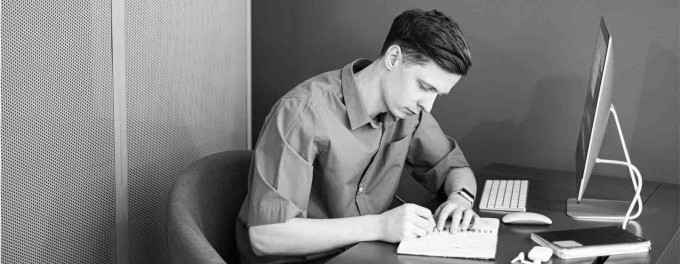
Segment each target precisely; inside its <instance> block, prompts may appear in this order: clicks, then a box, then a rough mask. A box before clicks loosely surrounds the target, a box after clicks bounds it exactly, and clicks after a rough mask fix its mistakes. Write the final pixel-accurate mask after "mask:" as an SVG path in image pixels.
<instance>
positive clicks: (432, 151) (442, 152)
mask: <svg viewBox="0 0 680 264" xmlns="http://www.w3.org/2000/svg"><path fill="white" fill-rule="evenodd" d="M405 166H407V167H408V169H410V171H411V173H412V176H413V178H414V179H415V180H416V181H418V182H419V183H420V184H422V185H423V186H425V188H427V189H428V190H429V191H430V192H431V193H433V194H437V192H438V191H439V190H440V188H441V186H442V185H443V184H444V180H445V179H446V176H447V175H448V174H449V173H450V172H451V170H453V169H455V168H462V167H469V165H468V162H467V160H466V159H465V155H463V151H462V150H461V149H460V147H459V146H458V144H457V143H456V141H455V140H454V139H453V138H451V137H448V136H446V135H445V134H444V132H443V131H442V129H441V128H440V127H439V124H438V123H437V121H435V120H434V118H433V117H432V115H431V114H430V113H426V112H422V115H421V116H420V122H419V124H418V126H417V127H416V129H415V131H414V132H413V137H412V139H411V144H410V146H409V150H408V153H407V154H406V163H405Z"/></svg>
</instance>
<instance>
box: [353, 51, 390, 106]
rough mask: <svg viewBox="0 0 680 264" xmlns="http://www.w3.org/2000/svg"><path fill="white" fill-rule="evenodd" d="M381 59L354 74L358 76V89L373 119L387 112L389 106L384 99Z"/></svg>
mask: <svg viewBox="0 0 680 264" xmlns="http://www.w3.org/2000/svg"><path fill="white" fill-rule="evenodd" d="M379 63H380V60H376V61H373V62H372V63H371V64H369V65H368V66H366V68H364V69H362V70H361V71H359V72H357V73H355V74H354V76H355V77H356V80H355V81H356V85H357V90H358V92H359V97H360V98H361V101H362V103H363V104H364V107H365V108H366V112H367V113H368V116H370V117H371V119H375V118H376V117H377V116H378V115H379V114H381V113H384V112H387V107H385V103H384V101H383V99H382V90H381V89H380V79H381V76H382V72H381V70H382V69H381V68H380V65H379Z"/></svg>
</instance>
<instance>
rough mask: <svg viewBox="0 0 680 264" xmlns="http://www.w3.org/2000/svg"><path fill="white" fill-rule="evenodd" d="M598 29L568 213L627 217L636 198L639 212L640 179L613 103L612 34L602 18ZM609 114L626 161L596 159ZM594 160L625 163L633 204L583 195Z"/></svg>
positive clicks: (594, 217) (602, 217) (586, 217)
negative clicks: (628, 172) (614, 121)
mask: <svg viewBox="0 0 680 264" xmlns="http://www.w3.org/2000/svg"><path fill="white" fill-rule="evenodd" d="M598 31H599V33H598V35H597V43H596V46H595V55H594V60H593V66H592V71H591V74H590V82H589V83H588V86H587V91H586V100H585V106H584V108H583V116H582V118H581V127H580V129H579V135H578V141H577V143H576V179H577V181H576V184H577V186H576V187H577V189H578V196H577V198H575V199H574V198H572V199H569V200H568V202H567V214H568V215H569V216H572V217H574V218H581V219H609V220H618V219H627V216H628V215H630V212H631V210H632V208H633V203H634V202H635V200H638V201H639V210H638V213H637V214H636V215H635V217H637V216H638V215H639V213H640V212H641V209H642V202H641V199H639V189H640V187H641V186H642V179H641V176H640V175H639V171H638V170H637V168H635V166H633V165H632V164H631V162H630V157H629V155H628V150H627V149H626V146H625V141H624V140H623V136H622V133H621V126H620V124H619V122H618V117H617V115H616V110H615V109H614V105H613V104H612V88H613V77H614V53H613V49H612V37H611V34H610V33H609V30H608V29H607V25H606V24H605V22H604V18H601V19H600V27H599V30H598ZM610 113H611V114H613V115H614V117H615V119H616V123H617V127H618V128H619V136H620V139H621V143H622V146H623V149H624V153H625V156H626V160H627V161H626V162H621V161H610V160H602V159H598V155H599V153H600V147H601V146H602V141H603V139H604V135H605V131H606V129H607V124H608V122H609V115H610ZM596 163H610V164H618V165H624V166H628V168H629V171H630V173H631V178H632V180H633V187H634V188H635V190H636V196H635V197H634V198H633V199H634V201H633V203H631V202H630V201H612V200H600V199H585V198H583V195H584V194H585V191H586V187H587V186H588V182H589V180H590V177H591V174H592V172H593V168H594V167H595V164H596ZM635 173H637V175H636V174H635Z"/></svg>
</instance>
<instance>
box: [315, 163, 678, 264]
mask: <svg viewBox="0 0 680 264" xmlns="http://www.w3.org/2000/svg"><path fill="white" fill-rule="evenodd" d="M476 176H477V185H478V190H477V193H478V194H481V193H482V188H483V187H484V181H485V180H486V179H528V180H529V193H528V200H527V211H530V212H537V213H541V214H544V215H546V216H548V217H549V218H550V219H552V220H553V224H552V225H550V226H512V225H505V224H502V223H501V226H500V230H499V239H498V250H497V252H496V261H495V263H510V260H511V259H513V258H515V257H516V256H517V254H519V252H524V253H525V254H526V253H528V252H529V250H530V249H531V248H532V247H534V246H536V245H537V244H536V243H534V242H532V241H531V239H530V238H529V237H530V235H531V233H534V232H542V231H550V230H562V229H575V228H588V227H599V226H608V225H620V224H621V223H620V222H604V221H582V220H575V219H572V218H570V217H569V216H567V215H566V200H567V199H568V198H571V197H575V196H576V195H577V186H576V179H575V176H574V174H573V172H560V171H552V170H542V169H534V168H527V167H520V166H511V165H502V164H492V165H490V166H488V167H486V168H485V169H484V170H482V171H479V172H476ZM678 192H679V189H678V186H677V185H671V184H661V183H655V182H644V183H643V185H642V192H641V196H642V200H643V203H644V208H643V212H642V215H641V216H640V217H639V218H638V219H636V220H633V221H631V222H630V223H629V224H628V227H627V230H629V231H631V232H632V233H634V234H637V235H639V236H641V237H644V238H647V239H650V240H651V241H652V250H651V251H650V252H648V253H641V254H628V255H618V256H611V257H610V258H609V259H608V260H607V262H606V263H608V264H609V263H657V261H659V260H661V261H663V263H678V261H677V255H678V254H677V250H678V249H677V248H673V247H668V246H669V245H671V244H674V243H673V241H674V240H677V237H675V236H674V235H676V233H677V230H678V227H679V222H678V210H679V209H678V206H679V205H678ZM633 195H634V192H633V187H632V183H631V181H630V180H629V179H628V178H615V177H605V176H593V177H591V179H590V183H589V185H588V188H587V191H586V194H585V196H584V197H588V198H603V199H618V200H631V199H632V197H633ZM478 203H479V202H477V204H475V208H479V207H478V206H479V205H478ZM436 204H437V202H432V203H429V204H428V205H426V206H428V207H433V206H436ZM479 215H480V216H482V217H496V218H501V217H502V216H503V214H499V213H488V212H480V213H479ZM675 245H677V243H675ZM396 251H397V244H391V243H385V242H378V241H374V242H362V243H359V244H357V245H355V246H353V247H351V248H350V249H348V250H347V251H345V252H343V253H342V254H340V255H338V256H337V257H335V258H333V259H331V260H330V261H329V262H328V263H331V264H336V263H401V264H405V263H494V261H480V260H465V259H447V258H432V257H418V256H406V255H397V254H396ZM593 260H594V258H582V259H572V260H564V259H560V258H558V257H557V256H553V257H552V259H551V263H554V264H558V263H570V264H571V263H592V262H593ZM667 261H670V262H667Z"/></svg>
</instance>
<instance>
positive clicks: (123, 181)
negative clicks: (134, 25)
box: [111, 0, 129, 264]
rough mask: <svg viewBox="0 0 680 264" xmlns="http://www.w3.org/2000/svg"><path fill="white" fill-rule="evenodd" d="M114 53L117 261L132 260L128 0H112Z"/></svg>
mask: <svg viewBox="0 0 680 264" xmlns="http://www.w3.org/2000/svg"><path fill="white" fill-rule="evenodd" d="M111 53H112V63H113V97H114V101H113V110H114V111H113V112H114V117H113V119H114V130H115V132H114V135H115V138H114V142H115V143H114V146H115V163H116V166H115V172H116V173H115V175H116V262H117V263H119V264H124V263H129V226H128V223H129V211H128V170H127V167H128V161H127V156H128V155H127V108H126V88H125V1H124V0H111Z"/></svg>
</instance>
